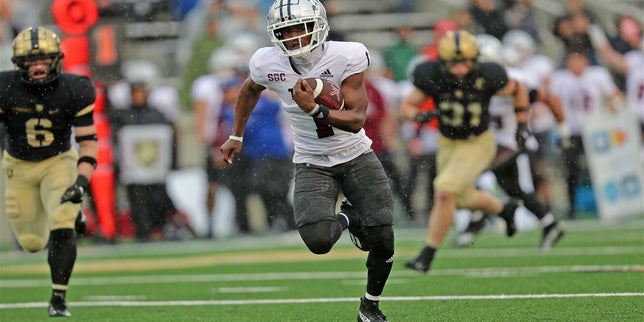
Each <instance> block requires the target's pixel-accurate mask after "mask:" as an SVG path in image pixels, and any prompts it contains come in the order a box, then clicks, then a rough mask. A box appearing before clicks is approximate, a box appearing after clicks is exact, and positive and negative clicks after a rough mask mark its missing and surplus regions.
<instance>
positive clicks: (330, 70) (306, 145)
mask: <svg viewBox="0 0 644 322" xmlns="http://www.w3.org/2000/svg"><path fill="white" fill-rule="evenodd" d="M322 50H323V51H324V52H323V54H322V56H321V58H320V60H319V61H318V62H317V63H316V64H315V65H314V66H313V67H312V68H311V70H310V71H309V72H307V73H304V74H299V73H298V72H296V71H295V70H294V69H293V66H292V65H291V63H290V61H289V58H288V57H287V56H285V55H283V54H282V53H281V52H280V51H279V49H277V48H276V47H265V48H260V49H258V50H257V51H256V52H255V54H254V55H253V57H252V58H251V60H250V62H249V67H250V77H251V79H252V80H253V81H254V82H255V83H257V84H261V85H263V86H264V87H266V88H268V89H270V90H272V91H274V92H275V93H277V95H278V96H279V97H280V99H281V100H282V107H283V108H284V110H285V111H286V114H287V116H288V118H289V121H290V124H291V130H292V131H293V143H294V148H295V153H294V155H293V162H295V163H310V164H314V165H319V166H326V167H331V166H335V165H337V164H340V163H344V162H347V161H350V160H352V159H354V158H356V157H358V156H359V155H361V154H363V153H365V152H367V151H369V150H370V149H371V139H369V138H368V137H367V135H366V134H365V131H364V129H360V131H359V132H358V133H351V132H347V131H343V130H341V129H338V128H335V127H332V126H330V125H328V124H327V123H324V122H321V121H319V120H315V119H314V118H312V117H311V116H309V115H308V114H306V113H305V112H304V111H302V109H300V107H299V106H298V105H297V104H296V103H295V101H294V100H293V98H292V94H291V93H292V89H293V86H294V85H295V82H296V81H297V80H298V79H300V78H308V77H319V78H326V79H328V80H330V81H332V82H333V83H335V84H336V85H338V86H341V84H342V81H343V80H344V79H345V78H347V77H349V76H351V75H355V74H358V73H362V72H364V71H365V70H366V69H367V67H368V66H369V52H368V50H367V48H366V47H365V46H364V45H363V44H361V43H356V42H339V41H327V42H325V43H324V44H323V46H322Z"/></svg>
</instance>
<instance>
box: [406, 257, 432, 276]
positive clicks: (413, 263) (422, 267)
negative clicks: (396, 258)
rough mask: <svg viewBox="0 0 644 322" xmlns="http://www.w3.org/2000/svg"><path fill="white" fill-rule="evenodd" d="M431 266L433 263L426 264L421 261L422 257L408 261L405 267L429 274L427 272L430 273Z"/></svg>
mask: <svg viewBox="0 0 644 322" xmlns="http://www.w3.org/2000/svg"><path fill="white" fill-rule="evenodd" d="M430 264H431V261H429V262H426V261H423V260H421V259H420V257H416V258H412V259H410V260H408V261H406V262H405V267H407V268H409V269H411V270H414V271H417V272H421V273H427V271H429V265H430Z"/></svg>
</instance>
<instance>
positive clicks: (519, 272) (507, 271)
mask: <svg viewBox="0 0 644 322" xmlns="http://www.w3.org/2000/svg"><path fill="white" fill-rule="evenodd" d="M586 272H644V266H642V265H639V264H633V265H573V266H530V267H512V268H504V267H482V268H474V269H473V268H454V269H432V271H431V272H430V273H429V274H430V275H431V276H465V277H473V278H477V277H478V278H481V277H493V276H494V277H499V276H528V275H537V274H547V273H586ZM418 275H419V273H417V272H413V271H409V270H404V271H400V270H395V271H393V272H392V273H391V277H392V278H406V277H412V276H418ZM364 278H365V276H364V272H362V271H356V272H287V273H249V274H198V275H146V276H121V277H119V276H111V277H76V278H74V279H72V285H73V286H74V287H80V286H95V285H128V284H129V285H131V284H161V283H165V284H172V283H204V282H244V281H292V280H340V279H361V280H362V279H364ZM50 284H51V282H50V281H49V280H48V279H46V278H41V279H20V280H0V289H3V288H23V287H43V286H47V285H50Z"/></svg>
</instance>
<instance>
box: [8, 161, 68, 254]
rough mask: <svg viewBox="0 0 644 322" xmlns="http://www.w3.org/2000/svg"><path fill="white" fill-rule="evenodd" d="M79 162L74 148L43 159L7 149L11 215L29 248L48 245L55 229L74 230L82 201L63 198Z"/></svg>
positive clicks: (39, 247)
mask: <svg viewBox="0 0 644 322" xmlns="http://www.w3.org/2000/svg"><path fill="white" fill-rule="evenodd" d="M77 161H78V153H77V152H76V150H75V149H73V148H72V149H69V150H68V151H66V152H64V153H61V154H59V155H57V156H54V157H52V158H49V159H46V160H43V161H39V162H29V161H24V160H20V159H17V158H15V157H13V156H11V155H9V154H8V153H7V152H6V151H5V152H4V155H3V161H2V168H3V170H4V171H3V172H4V175H5V176H6V177H5V179H6V183H7V186H6V191H5V203H6V207H7V215H8V217H9V220H10V222H11V227H12V229H13V232H14V234H15V236H16V238H17V239H18V242H19V243H20V246H22V248H23V249H24V250H25V251H28V252H37V251H39V250H41V249H43V248H45V246H46V245H47V241H48V239H49V232H50V231H51V230H55V229H62V228H69V229H74V220H75V219H76V215H77V214H78V211H79V210H80V204H74V203H71V202H66V203H64V204H61V203H60V198H61V196H62V195H63V193H64V192H65V190H66V189H67V188H68V187H69V186H71V185H72V184H74V182H75V180H76V176H77V169H76V163H77Z"/></svg>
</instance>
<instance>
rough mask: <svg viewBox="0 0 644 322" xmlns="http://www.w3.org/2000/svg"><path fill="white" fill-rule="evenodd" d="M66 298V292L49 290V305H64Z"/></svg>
mask: <svg viewBox="0 0 644 322" xmlns="http://www.w3.org/2000/svg"><path fill="white" fill-rule="evenodd" d="M66 296H67V291H66V290H57V289H52V290H51V299H50V300H49V302H50V303H65V297H66Z"/></svg>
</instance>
